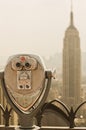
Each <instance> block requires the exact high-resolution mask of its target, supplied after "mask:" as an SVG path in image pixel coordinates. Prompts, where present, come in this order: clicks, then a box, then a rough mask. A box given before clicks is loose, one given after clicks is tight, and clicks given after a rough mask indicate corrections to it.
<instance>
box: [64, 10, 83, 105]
mask: <svg viewBox="0 0 86 130" xmlns="http://www.w3.org/2000/svg"><path fill="white" fill-rule="evenodd" d="M63 42H64V44H63V100H64V102H65V103H66V104H67V105H68V106H76V105H78V104H79V103H80V89H81V88H80V86H81V50H80V38H79V32H78V30H77V28H76V27H75V25H74V19H73V11H72V10H71V12H70V25H69V27H68V28H67V29H66V31H65V37H64V41H63Z"/></svg>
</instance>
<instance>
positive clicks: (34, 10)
mask: <svg viewBox="0 0 86 130" xmlns="http://www.w3.org/2000/svg"><path fill="white" fill-rule="evenodd" d="M85 5H86V1H85V0H83V2H82V0H74V1H73V11H74V19H75V20H74V24H75V26H76V27H77V28H78V30H79V32H80V38H81V50H82V51H85V50H86V45H85V41H86V37H85V35H86V31H85V23H86V18H85V17H84V14H85V12H86V8H85ZM70 6H71V0H65V1H63V0H41V1H40V0H33V1H28V0H26V1H24V0H15V1H11V0H8V1H6V0H3V1H0V12H1V13H0V57H2V56H3V57H6V59H8V57H9V56H11V55H14V54H19V53H36V54H39V55H41V56H45V57H48V56H52V55H54V54H56V53H57V52H62V48H63V37H64V31H65V29H66V27H67V26H68V25H69V22H70V21H69V15H70V13H69V12H70Z"/></svg>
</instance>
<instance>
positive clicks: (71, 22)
mask: <svg viewBox="0 0 86 130" xmlns="http://www.w3.org/2000/svg"><path fill="white" fill-rule="evenodd" d="M70 25H72V26H73V1H72V0H71V12H70Z"/></svg>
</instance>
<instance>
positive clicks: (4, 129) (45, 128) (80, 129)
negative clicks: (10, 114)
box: [0, 126, 86, 130]
mask: <svg viewBox="0 0 86 130" xmlns="http://www.w3.org/2000/svg"><path fill="white" fill-rule="evenodd" d="M0 130H20V129H19V127H18V126H9V127H5V126H0ZM27 130H28V129H27ZM34 130H38V129H34ZM39 130H86V127H75V128H71V129H70V128H69V127H48V126H42V127H41V128H40V129H39Z"/></svg>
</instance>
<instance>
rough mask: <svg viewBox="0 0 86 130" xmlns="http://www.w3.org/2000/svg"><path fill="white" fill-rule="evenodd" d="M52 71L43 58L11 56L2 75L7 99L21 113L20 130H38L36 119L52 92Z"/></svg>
mask: <svg viewBox="0 0 86 130" xmlns="http://www.w3.org/2000/svg"><path fill="white" fill-rule="evenodd" d="M51 79H52V72H51V71H46V69H45V67H44V64H43V62H42V60H41V58H40V57H39V56H36V55H31V54H24V55H15V56H13V57H11V58H10V59H9V61H8V63H7V65H6V67H5V70H4V73H3V76H2V87H3V90H4V93H5V96H6V98H7V100H8V102H9V104H10V105H11V106H12V108H13V109H14V110H15V112H16V113H17V114H18V117H19V124H20V129H25V128H27V129H28V130H29V129H30V130H31V129H37V127H36V126H34V125H33V120H34V117H35V115H36V114H37V112H38V111H39V110H40V108H41V107H42V105H43V103H44V101H45V100H46V97H47V95H48V92H49V88H50V84H51Z"/></svg>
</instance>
